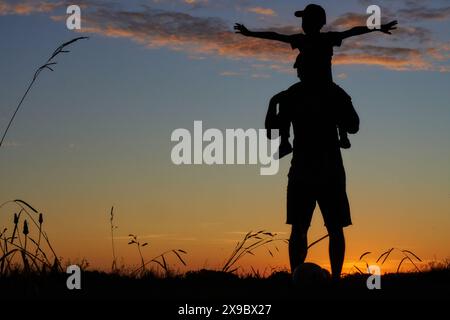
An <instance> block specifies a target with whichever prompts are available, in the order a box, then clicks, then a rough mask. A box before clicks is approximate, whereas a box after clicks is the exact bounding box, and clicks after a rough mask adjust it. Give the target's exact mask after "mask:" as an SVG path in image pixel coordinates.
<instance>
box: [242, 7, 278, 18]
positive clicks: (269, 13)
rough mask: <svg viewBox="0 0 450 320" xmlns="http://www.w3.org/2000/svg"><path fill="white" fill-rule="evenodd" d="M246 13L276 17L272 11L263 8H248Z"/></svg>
mask: <svg viewBox="0 0 450 320" xmlns="http://www.w3.org/2000/svg"><path fill="white" fill-rule="evenodd" d="M247 11H248V12H252V13H256V14H260V15H263V16H276V15H277V14H276V12H275V11H274V10H273V9H270V8H263V7H250V8H247Z"/></svg>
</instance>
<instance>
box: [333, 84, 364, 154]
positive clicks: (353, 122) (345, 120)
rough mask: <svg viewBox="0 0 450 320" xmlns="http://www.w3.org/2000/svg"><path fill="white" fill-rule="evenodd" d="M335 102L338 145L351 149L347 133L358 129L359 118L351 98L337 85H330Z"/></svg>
mask: <svg viewBox="0 0 450 320" xmlns="http://www.w3.org/2000/svg"><path fill="white" fill-rule="evenodd" d="M332 90H333V95H334V97H335V101H336V109H335V120H336V125H337V127H338V132H339V145H340V147H341V148H343V149H349V148H350V147H351V143H350V140H349V139H348V133H349V132H351V133H356V132H357V131H358V129H359V117H358V115H357V113H356V111H355V109H354V107H353V104H352V99H351V97H350V96H349V95H348V94H347V93H346V92H345V91H344V90H343V89H342V88H341V87H339V86H338V85H337V84H335V83H333V85H332Z"/></svg>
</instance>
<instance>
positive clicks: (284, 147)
mask: <svg viewBox="0 0 450 320" xmlns="http://www.w3.org/2000/svg"><path fill="white" fill-rule="evenodd" d="M291 152H292V146H291V144H290V143H289V142H281V144H280V147H279V148H278V151H277V153H275V154H274V155H273V157H274V159H275V160H279V159H281V158H283V157H285V156H287V155H288V154H290V153H291Z"/></svg>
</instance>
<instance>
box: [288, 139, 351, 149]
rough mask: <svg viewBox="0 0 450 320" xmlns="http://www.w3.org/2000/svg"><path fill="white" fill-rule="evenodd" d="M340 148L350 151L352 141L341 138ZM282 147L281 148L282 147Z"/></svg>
mask: <svg viewBox="0 0 450 320" xmlns="http://www.w3.org/2000/svg"><path fill="white" fill-rule="evenodd" d="M339 146H340V147H341V148H342V149H350V147H351V146H352V144H351V143H350V140H349V139H348V138H347V137H341V138H340V139H339ZM280 147H281V146H280Z"/></svg>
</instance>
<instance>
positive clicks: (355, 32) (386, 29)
mask: <svg viewBox="0 0 450 320" xmlns="http://www.w3.org/2000/svg"><path fill="white" fill-rule="evenodd" d="M396 25H397V20H394V21H391V22H389V23H386V24H383V25H381V28H380V29H369V28H368V27H366V26H364V27H354V28H351V29H349V30H347V31H343V32H340V36H341V38H342V39H346V38H350V37H354V36H359V35H362V34H366V33H370V32H373V31H381V32H383V33H386V34H392V33H391V31H392V30H395V29H397V27H396Z"/></svg>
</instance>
